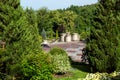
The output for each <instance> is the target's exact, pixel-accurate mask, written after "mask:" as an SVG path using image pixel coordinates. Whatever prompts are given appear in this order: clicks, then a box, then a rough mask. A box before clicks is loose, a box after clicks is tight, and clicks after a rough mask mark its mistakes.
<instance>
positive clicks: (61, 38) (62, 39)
mask: <svg viewBox="0 0 120 80" xmlns="http://www.w3.org/2000/svg"><path fill="white" fill-rule="evenodd" d="M65 36H66V33H61V36H60V41H61V42H64V41H65Z"/></svg>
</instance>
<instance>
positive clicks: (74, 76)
mask: <svg viewBox="0 0 120 80" xmlns="http://www.w3.org/2000/svg"><path fill="white" fill-rule="evenodd" d="M89 72H90V68H89V66H88V65H85V64H80V63H73V64H72V69H71V71H70V72H69V73H68V75H66V76H60V77H54V80H78V79H79V78H85V77H86V75H87V74H88V73H89Z"/></svg>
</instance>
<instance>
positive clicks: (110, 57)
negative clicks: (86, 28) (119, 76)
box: [86, 0, 120, 72]
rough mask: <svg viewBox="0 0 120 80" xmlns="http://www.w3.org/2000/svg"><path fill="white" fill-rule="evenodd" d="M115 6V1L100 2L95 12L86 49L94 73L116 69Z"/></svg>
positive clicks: (117, 38)
mask: <svg viewBox="0 0 120 80" xmlns="http://www.w3.org/2000/svg"><path fill="white" fill-rule="evenodd" d="M115 6H116V0H100V1H99V6H97V9H96V11H95V16H94V22H93V25H94V26H93V27H92V28H91V33H90V37H89V39H88V42H87V47H86V52H87V55H88V60H89V64H90V66H91V69H92V71H95V72H96V71H99V72H113V71H114V70H116V68H117V64H118V57H119V56H118V54H119V46H120V43H119V27H118V25H117V19H116V10H115Z"/></svg>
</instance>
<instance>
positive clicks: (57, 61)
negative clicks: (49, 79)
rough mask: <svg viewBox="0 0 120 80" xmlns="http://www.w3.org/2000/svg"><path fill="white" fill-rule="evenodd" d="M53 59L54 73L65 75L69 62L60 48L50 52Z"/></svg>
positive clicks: (68, 68)
mask: <svg viewBox="0 0 120 80" xmlns="http://www.w3.org/2000/svg"><path fill="white" fill-rule="evenodd" d="M50 54H51V55H52V57H53V65H54V73H61V74H63V73H66V72H68V71H69V70H70V68H71V66H70V61H69V58H68V55H67V53H66V52H65V51H64V50H63V49H61V48H57V47H55V48H53V49H51V50H50Z"/></svg>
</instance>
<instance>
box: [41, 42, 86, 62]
mask: <svg viewBox="0 0 120 80" xmlns="http://www.w3.org/2000/svg"><path fill="white" fill-rule="evenodd" d="M85 46H86V44H85V43H84V42H82V41H79V42H78V41H75V42H54V43H52V44H50V45H49V47H43V49H44V50H45V51H49V50H50V49H51V48H53V47H60V48H62V49H64V50H65V51H66V52H67V54H68V56H69V57H70V58H71V59H72V60H73V61H74V62H82V54H83V53H82V50H83V48H85Z"/></svg>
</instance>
